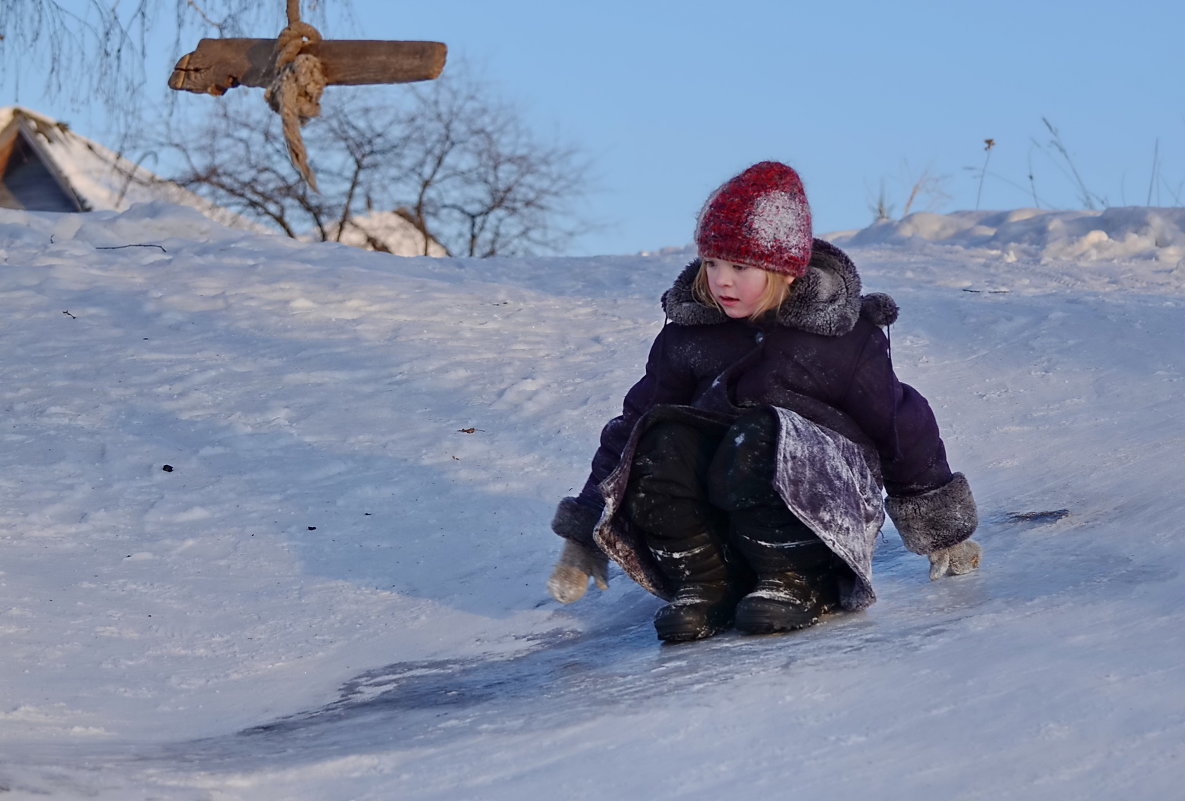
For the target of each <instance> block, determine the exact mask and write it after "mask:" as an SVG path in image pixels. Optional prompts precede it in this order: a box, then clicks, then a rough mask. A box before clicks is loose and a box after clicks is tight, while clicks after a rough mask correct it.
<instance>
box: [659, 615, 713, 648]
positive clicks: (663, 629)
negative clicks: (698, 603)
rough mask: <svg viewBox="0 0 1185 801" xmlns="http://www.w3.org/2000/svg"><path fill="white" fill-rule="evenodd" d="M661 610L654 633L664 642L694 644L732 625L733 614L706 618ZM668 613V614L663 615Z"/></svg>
mask: <svg viewBox="0 0 1185 801" xmlns="http://www.w3.org/2000/svg"><path fill="white" fill-rule="evenodd" d="M678 611H681V610H660V611H659V614H658V615H657V616H655V618H654V631H655V633H656V634H658V639H660V640H662V641H663V642H694V641H696V640H705V639H707V638H708V637H711V636H713V635H716V634H719V633H720V632H722V631H724V630H725V629H727V628H729V627H730V626H731V625H732V614H731V613H727V614H722V613H717V614H709V615H708V616H707V617H706V618H705V617H704V616H703V615H702V614H697V613H694V612H691V610H690V609H689V610H687V612H688V614H679V613H678ZM663 612H666V614H663Z"/></svg>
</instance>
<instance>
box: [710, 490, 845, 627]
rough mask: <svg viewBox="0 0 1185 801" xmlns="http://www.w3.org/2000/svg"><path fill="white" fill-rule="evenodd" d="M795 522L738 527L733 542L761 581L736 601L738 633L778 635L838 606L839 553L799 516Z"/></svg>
mask: <svg viewBox="0 0 1185 801" xmlns="http://www.w3.org/2000/svg"><path fill="white" fill-rule="evenodd" d="M746 511H750V510H746ZM751 511H752V512H758V511H759V510H751ZM778 511H779V512H784V511H785V510H778ZM785 514H787V515H788V514H789V513H788V512H785ZM740 516H741V517H744V516H745V515H744V514H743V513H742V514H741V515H740ZM794 523H795V524H796V525H792V526H786V525H783V526H781V527H779V529H780V530H779V529H772V530H771V529H770V528H768V527H756V528H757V530H756V531H754V530H747V527H745V526H741V527H737V526H735V525H734V528H733V543H734V544H735V545H736V548H737V550H738V551H740V553H741V555H742V556H743V557H744V559H745V561H746V562H748V563H749V566H750V567H751V568H752V569H753V571H754V572H755V573H756V574H757V585H756V586H755V587H754V588H753V591H752V592H750V593H749V594H748V595H746V596H745V597H744V598H742V599H741V600H740V602H739V603H738V604H737V609H736V623H735V625H736V628H737V630H738V631H741V632H743V633H745V634H774V633H776V632H780V631H794V630H796V629H802V628H806V627H807V626H813V625H814V624H815V623H817V622H819V617H820V616H821V615H823V614H824V613H825V612H829V611H831V610H832V609H835V608H836V607H837V606H838V605H839V594H838V585H837V583H836V579H835V567H836V565H835V559H836V557H835V556H834V554H832V553H831V549H830V548H828V547H827V546H826V545H825V544H824V543H823V541H822V540H820V539H819V538H818V537H816V536H815V535H814V534H813V533H812V532H811V531H810V530H809V529H807V528H806V526H805V525H803V524H802V523H801V522H799V521H798V520H797V518H795V519H794Z"/></svg>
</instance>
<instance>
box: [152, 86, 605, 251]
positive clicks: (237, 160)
mask: <svg viewBox="0 0 1185 801" xmlns="http://www.w3.org/2000/svg"><path fill="white" fill-rule="evenodd" d="M305 140H306V142H307V144H308V147H309V152H310V153H312V154H315V156H314V158H315V160H316V161H317V164H316V169H317V172H318V182H319V184H320V186H321V192H320V193H319V194H316V193H312V192H310V191H309V190H308V187H307V186H305V185H304V183H303V182H302V181H301V180H300V178H299V176H298V175H297V174H296V172H295V171H294V170H293V168H292V167H291V165H290V164H289V162H288V157H287V154H286V151H285V149H284V145H283V141H282V137H281V135H280V132H279V126H278V125H277V124H276V122H275V119H274V116H273V115H271V114H270V113H269V112H267V110H266V109H264V108H263V107H262V106H261V105H260V104H258V103H252V102H251V99H250V98H248V99H247V100H246V101H240V100H238V99H237V98H231V97H223V98H220V99H219V101H218V105H217V106H216V107H215V110H214V112H213V113H212V115H211V116H210V118H209V119H208V120H207V121H206V123H205V125H203V126H201V127H199V128H198V129H197V130H188V129H182V128H178V127H177V126H174V127H173V128H172V130H171V132H170V133H168V135H167V136H166V137H165V141H155V142H145V143H144V144H143V146H144V147H145V148H151V149H154V150H159V149H161V148H165V149H168V150H171V151H173V152H175V153H177V154H179V155H180V156H181V163H183V164H184V165H185V166H184V168H183V169H181V170H180V171H179V172H178V174H177V175H176V176H175V178H176V180H177V181H178V182H179V183H181V184H182V185H183V186H186V187H187V188H189V189H192V190H193V191H196V192H198V193H200V194H203V195H205V196H207V197H208V198H209V199H211V200H213V201H214V202H216V203H220V204H222V205H225V206H228V207H230V208H232V209H233V210H235V211H238V212H240V213H242V214H244V215H247V216H250V217H253V218H255V219H259V220H261V221H265V222H267V223H269V224H271V225H274V226H276V227H277V228H279V229H280V230H282V231H284V232H285V233H286V234H288V235H289V236H312V237H314V238H318V239H334V240H339V241H341V240H343V237H345V236H346V234H347V233H348V232H350V231H353V232H355V233H356V234H359V233H360V234H361V235H362V236H363V237H365V238H367V239H368V240H369V241H370V242H371V245H372V246H377V245H379V244H381V242H382V241H381V238H379V237H376V236H373V235H371V234H370V233H367V231H365V230H363V229H362V227H361V226H359V225H358V223H357V220H358V219H359V217H360V216H363V215H365V214H367V213H368V212H371V211H373V210H376V209H377V210H380V211H387V212H389V213H391V212H393V213H396V214H398V215H399V216H401V217H403V218H404V219H405V220H407V221H409V222H410V223H411V224H412V225H413V226H415V228H417V229H418V230H419V231H420V232H421V234H424V236H423V237H422V238H421V245H422V248H421V252H422V253H423V254H424V255H427V254H429V253H430V252H431V248H432V247H433V242H436V243H439V244H440V245H442V246H443V247H444V248H445V250H447V252H449V253H450V254H456V255H465V256H480V257H484V256H494V255H521V254H529V253H537V252H560V251H562V249H563V247H564V246H565V245H566V244H567V243H568V242H569V241H570V240H571V238H572V237H573V236H575V235H576V234H578V233H582V232H583V231H585V230H587V227H586V226H585V225H583V224H582V222H581V221H579V220H578V219H577V218H576V215H575V214H574V213H573V206H574V203H575V202H576V201H578V200H580V199H582V198H583V197H584V195H585V194H586V192H587V191H588V187H589V177H588V175H589V165H588V163H587V160H586V159H585V158H584V157H582V155H581V153H580V152H579V151H578V150H577V149H576V148H575V147H573V146H571V145H568V144H564V143H549V142H542V141H540V140H539V139H538V138H537V137H535V136H534V135H533V134H532V133H531V132H530V131H529V130H528V129H527V126H526V123H525V122H524V121H523V117H522V115H521V114H519V113H518V112H517V111H516V110H515V109H513V108H512V107H511V106H509V105H507V104H504V103H501V102H499V101H497V100H496V99H495V98H494V97H493V91H492V90H491V89H490V87H488V86H486V85H484V84H482V83H481V82H479V81H477V80H476V79H474V78H472V77H470V76H469V75H468V74H467V73H466V72H465V71H464V70H463V69H456V68H453V69H452V70H451V72H450V74H447V75H445V76H444V77H442V78H441V79H439V80H437V81H435V82H433V83H431V84H423V85H420V86H416V87H410V88H409V87H399V88H397V89H393V90H390V91H387V92H379V91H378V90H375V89H373V88H371V89H367V90H362V91H356V90H355V91H350V90H346V89H341V90H339V91H338V92H335V93H334V95H333V96H332V97H329V96H327V101H326V103H325V105H324V108H323V111H322V116H321V117H320V118H319V119H317V120H314V121H313V122H312V123H310V124H309V126H308V127H307V128H306V129H305ZM376 249H386V248H385V247H381V248H376Z"/></svg>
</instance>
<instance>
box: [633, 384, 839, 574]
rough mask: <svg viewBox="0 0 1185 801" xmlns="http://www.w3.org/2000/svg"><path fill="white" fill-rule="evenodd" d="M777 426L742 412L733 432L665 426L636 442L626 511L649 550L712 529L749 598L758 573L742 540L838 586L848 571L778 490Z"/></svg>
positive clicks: (758, 411)
mask: <svg viewBox="0 0 1185 801" xmlns="http://www.w3.org/2000/svg"><path fill="white" fill-rule="evenodd" d="M777 438H778V422H777V417H776V416H775V413H774V412H773V411H772V410H771V409H768V408H765V407H761V408H755V409H752V410H750V411H747V412H745V413H744V414H742V415H741V416H740V417H739V418H738V419H737V420H736V422H735V423H733V424H732V425H731V426H729V427H727V428H726V427H724V426H723V425H718V426H714V425H710V424H695V423H689V422H682V421H679V422H676V421H663V422H659V423H655V424H654V425H653V426H652V427H651V428H650V429H649V430H648V431H646V432H645V433H644V434H643V435H642V437H641V438H640V439H639V441H638V446H637V450H636V451H635V455H634V462H633V464H632V466H631V467H632V469H631V471H630V481H629V485H628V487H627V490H626V497H625V503H624V508H625V511H626V514H627V515H629V517H630V520H631V522H632V523H633V525H634V526H635V527H636V528H637V529H639V530H640V531H641V532H642V534H643V536H644V538H645V539H646V541H647V545H650V546H651V547H656V546H657V547H670V546H671V545H673V544H677V543H678V542H679V541H680V539H681V538H685V537H687V536H689V535H691V534H695V533H698V532H700V531H704V530H708V531H710V532H713V534H714V537H713V539H714V541H715V544H716V547H718V548H719V550H720V553H721V556H722V558H723V559H724V561H725V562H726V563H727V565H728V567H729V573H730V579H731V581H732V582H733V583H734V584H735V585H736V589H737V590H739V591H740V592H741V594H744V592H747V591H748V586H747V585H751V584H752V582H753V581H754V578H755V577H754V574H753V571H752V570H751V569H750V568H749V565H747V564H746V563H745V561H744V559H743V558H742V557H741V556H740V553H739V549H738V548H737V547H735V546H736V543H737V540H738V538H741V537H749V538H753V539H757V540H761V541H764V542H767V543H779V544H782V545H785V546H788V547H785V548H779V549H778V550H779V551H780V552H782V553H784V554H786V558H787V562H786V564H785V565H784V569H785V570H789V571H793V572H797V573H800V574H802V575H804V576H808V577H811V578H812V579H817V580H818V582H821V583H823V584H825V585H827V588H828V589H830V588H831V587H833V586H835V584H834V582H835V578H836V576H837V575H839V574H840V571H843V572H847V571H848V570H849V568H848V567H847V565H845V564H844V563H843V561H842V560H841V559H840V558H839V557H838V556H836V555H835V554H834V553H832V551H831V549H830V548H828V547H827V546H826V545H825V544H824V543H823V541H822V540H820V539H819V538H818V537H817V536H815V534H814V532H812V531H811V530H810V529H809V528H808V527H807V526H806V524H804V523H803V522H802V521H801V520H799V519H798V518H797V517H796V516H795V515H794V513H793V512H791V511H790V510H789V509H788V508H786V505H785V503H784V502H783V501H782V499H781V497H780V496H779V495H778V493H777V491H776V490H775V489H774V486H773V479H774V475H775V471H776V457H777Z"/></svg>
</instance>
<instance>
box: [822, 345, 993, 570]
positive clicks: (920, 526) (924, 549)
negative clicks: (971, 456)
mask: <svg viewBox="0 0 1185 801" xmlns="http://www.w3.org/2000/svg"><path fill="white" fill-rule="evenodd" d="M844 406H845V411H847V412H848V414H850V415H851V416H852V417H853V418H854V419H855V420H856V422H857V424H858V425H859V426H860V427H861V429H862V430H863V431H864V432H865V433H866V434H867V435H868V436H869V437H870V438H871V439H872V441H873V442H874V443H875V445H876V448H877V451H878V453H879V454H880V463H881V472H882V475H883V477H884V482H885V491H886V493H887V494H888V496H889V497H888V499H887V500H886V502H885V509H886V511H887V512H888V514H889V517H890V518H891V519H892V520H893V523H894V525H896V527H897V530H898V531H899V532H900V533H901V539H902V541H903V542H904V543H905V547H906V548H908V549H909V550H911V551H913V552H914V553H920V554H929V553H933V552H934V551H936V550H938V549H940V548H946V547H949V546H951V545H955V544H956V543H959V542H962V541H963V540H965V539H967V538H968V537H970V536H971V535H972V534H973V533H974V532H975V528H976V526H977V525H978V515H977V512H976V506H975V499H974V497H973V496H972V494H971V487H970V485H969V484H968V482H967V479H966V477H965V476H964V475H963V474H962V473H952V472H951V469H950V465H949V464H948V462H947V458H946V446H945V445H944V444H943V442H942V436H941V434H940V432H939V430H938V422H937V420H936V419H935V417H934V412H933V410H932V409H931V408H930V404H929V403H928V402H927V401H926V399H925V398H924V397H923V396H922V394H921V393H920V392H918V391H917V390H916V389H914V388H913V387H911V386H909V385H908V384H904V383H902V382H900V381H899V380H898V379H897V376H896V374H895V373H894V371H893V364H892V360H891V358H890V355H889V347H888V340H887V339H886V338H885V336H884V334H882V333H881V332H880V331H879V329H878V330H876V331H874V332H873V333H872V335H870V336H869V338H868V341H867V343H866V345H865V347H864V351H863V353H862V354H861V357H860V359H859V360H858V362H857V364H856V366H855V369H854V371H853V375H852V380H851V382H850V385H849V391H848V396H847V398H846V399H845V403H844Z"/></svg>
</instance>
